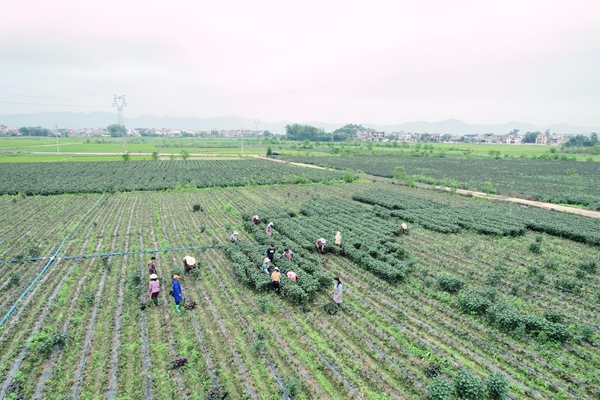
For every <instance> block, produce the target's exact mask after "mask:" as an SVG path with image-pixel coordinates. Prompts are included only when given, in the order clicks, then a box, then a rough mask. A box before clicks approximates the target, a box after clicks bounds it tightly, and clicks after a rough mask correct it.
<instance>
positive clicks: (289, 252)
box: [279, 249, 294, 260]
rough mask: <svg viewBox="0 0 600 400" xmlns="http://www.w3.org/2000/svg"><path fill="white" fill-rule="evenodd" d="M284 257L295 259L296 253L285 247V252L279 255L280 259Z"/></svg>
mask: <svg viewBox="0 0 600 400" xmlns="http://www.w3.org/2000/svg"><path fill="white" fill-rule="evenodd" d="M283 257H287V259H288V260H293V259H294V253H292V252H291V251H290V249H285V250H284V251H283V253H281V254H280V255H279V258H280V259H281V258H283Z"/></svg>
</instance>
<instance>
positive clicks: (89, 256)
mask: <svg viewBox="0 0 600 400" xmlns="http://www.w3.org/2000/svg"><path fill="white" fill-rule="evenodd" d="M65 240H66V239H65ZM63 243H64V241H63ZM248 244H253V245H262V243H248ZM61 247H62V245H61ZM222 247H225V245H221V244H215V245H210V246H191V247H174V248H167V249H150V250H138V251H120V252H116V253H95V254H85V255H79V256H66V257H56V254H54V256H52V257H41V258H25V259H22V260H8V261H3V262H4V263H12V262H25V261H37V260H47V259H51V260H78V259H81V258H83V259H88V258H95V257H115V256H125V255H135V254H149V253H166V252H168V251H184V250H202V249H220V248H222ZM0 264H2V261H0ZM0 325H1V324H0Z"/></svg>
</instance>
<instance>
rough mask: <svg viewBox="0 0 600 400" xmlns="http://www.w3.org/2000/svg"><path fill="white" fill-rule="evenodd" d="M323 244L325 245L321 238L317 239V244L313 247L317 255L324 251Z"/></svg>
mask: <svg viewBox="0 0 600 400" xmlns="http://www.w3.org/2000/svg"><path fill="white" fill-rule="evenodd" d="M325 243H327V241H326V240H325V239H323V238H321V239H318V240H317V242H316V243H315V246H316V247H317V251H318V252H319V253H322V252H323V251H325Z"/></svg>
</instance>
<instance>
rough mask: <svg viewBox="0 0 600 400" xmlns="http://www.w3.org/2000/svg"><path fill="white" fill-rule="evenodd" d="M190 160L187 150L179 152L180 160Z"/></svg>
mask: <svg viewBox="0 0 600 400" xmlns="http://www.w3.org/2000/svg"><path fill="white" fill-rule="evenodd" d="M188 158H190V153H189V152H188V151H187V150H181V159H182V160H187V159H188Z"/></svg>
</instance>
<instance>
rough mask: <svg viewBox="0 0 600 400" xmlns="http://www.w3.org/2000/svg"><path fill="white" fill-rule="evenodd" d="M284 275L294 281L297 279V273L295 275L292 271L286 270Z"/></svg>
mask: <svg viewBox="0 0 600 400" xmlns="http://www.w3.org/2000/svg"><path fill="white" fill-rule="evenodd" d="M286 275H287V277H288V278H289V279H291V280H293V281H294V282H296V281H297V280H298V275H296V273H295V272H294V271H288V273H287V274H286Z"/></svg>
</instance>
